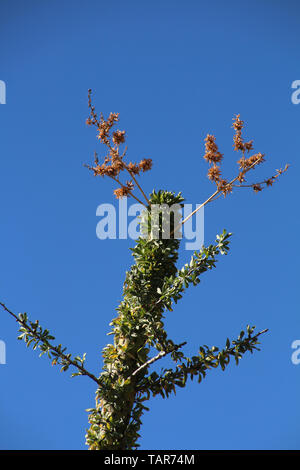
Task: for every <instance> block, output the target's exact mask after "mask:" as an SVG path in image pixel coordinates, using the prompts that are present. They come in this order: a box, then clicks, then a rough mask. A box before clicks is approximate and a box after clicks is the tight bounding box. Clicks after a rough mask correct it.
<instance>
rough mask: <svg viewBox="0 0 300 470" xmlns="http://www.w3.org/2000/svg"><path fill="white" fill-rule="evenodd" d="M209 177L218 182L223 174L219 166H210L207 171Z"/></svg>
mask: <svg viewBox="0 0 300 470" xmlns="http://www.w3.org/2000/svg"><path fill="white" fill-rule="evenodd" d="M207 176H208V179H210V180H211V181H214V182H218V181H219V180H220V176H221V170H220V168H219V167H218V166H212V167H211V168H209V170H208V173H207Z"/></svg>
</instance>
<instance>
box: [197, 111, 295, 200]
mask: <svg viewBox="0 0 300 470" xmlns="http://www.w3.org/2000/svg"><path fill="white" fill-rule="evenodd" d="M233 121H234V122H233V126H232V127H233V128H234V130H235V134H234V137H233V142H234V145H233V147H234V150H235V151H239V152H241V153H242V157H241V158H240V159H239V160H238V161H237V163H238V165H239V170H240V171H239V173H238V175H237V176H236V177H235V178H233V179H232V180H231V181H227V180H226V179H223V178H222V177H221V168H220V163H221V161H222V160H223V154H221V153H220V152H219V149H218V146H217V144H216V139H215V136H213V135H210V134H208V135H207V137H206V139H205V155H204V158H205V160H206V161H207V162H208V163H209V164H210V165H212V166H211V167H210V168H209V170H208V173H207V176H208V178H209V180H210V181H213V182H214V183H215V184H216V186H217V191H216V195H217V194H219V193H223V194H224V196H226V195H227V194H229V193H231V192H232V190H233V187H234V186H238V187H248V188H252V189H253V190H254V192H256V193H258V192H260V191H262V189H263V187H265V186H266V187H267V186H272V185H273V183H274V181H275V180H276V178H277V177H278V176H280V175H281V174H282V173H284V172H285V171H286V170H287V168H288V165H286V166H285V168H284V169H281V170H277V173H276V175H274V176H271V177H270V178H268V179H266V180H264V181H262V182H259V183H252V184H248V185H246V184H243V183H245V181H246V179H245V174H246V173H247V172H248V171H249V170H251V169H253V168H255V167H256V166H257V165H259V164H260V163H262V162H264V161H265V159H264V157H265V155H264V154H262V153H256V154H254V155H251V156H250V157H245V153H246V152H247V153H249V152H250V150H253V140H250V141H248V142H244V139H243V137H242V130H243V128H244V121H242V120H241V118H240V114H238V115H236V116H235V118H234V120H233ZM236 182H238V183H239V184H235V183H236Z"/></svg>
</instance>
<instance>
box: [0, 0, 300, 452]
mask: <svg viewBox="0 0 300 470" xmlns="http://www.w3.org/2000/svg"><path fill="white" fill-rule="evenodd" d="M299 16H300V15H299V3H298V2H297V1H296V0H295V1H291V0H287V1H270V0H269V1H267V0H264V1H254V0H251V1H250V0H248V1H244V2H240V1H232V0H230V1H228V2H223V1H221V0H218V1H209V2H208V1H192V0H188V1H184V2H183V1H181V2H179V1H165V0H164V1H156V0H155V1H154V0H152V1H151V2H150V1H144V2H138V1H126V2H123V1H115V2H103V1H101V0H100V1H96V0H87V1H85V2H79V1H72V2H71V1H64V0H63V1H62V0H59V1H58V0H52V1H42V2H41V1H37V0H36V1H34V0H28V1H26V2H24V1H20V0H14V1H8V0H7V1H5V0H3V1H1V6H0V18H1V30H0V40H1V67H0V79H1V80H4V81H5V82H6V85H7V103H6V104H5V105H0V122H1V124H0V129H1V130H0V132H1V138H0V152H1V160H0V162H1V163H0V165H1V167H0V172H1V188H0V191H1V203H0V204H1V244H0V252H1V277H0V285H1V295H0V300H1V301H4V302H6V304H7V305H8V306H9V307H10V308H11V309H12V310H13V311H16V312H20V311H27V312H28V314H29V315H30V317H31V319H32V320H35V319H36V318H38V319H39V320H40V321H41V324H42V325H43V326H44V327H47V328H49V329H50V331H51V332H52V333H53V334H54V335H55V336H56V338H57V341H58V342H61V343H63V344H64V345H66V346H68V348H69V350H70V352H74V353H76V354H77V353H78V354H81V353H83V352H86V353H87V363H86V365H87V368H88V369H90V370H91V371H93V372H95V373H96V374H98V373H99V372H100V370H101V366H102V359H101V350H102V347H103V346H104V345H105V344H106V343H107V342H108V340H109V337H107V336H106V333H107V332H108V331H109V326H108V324H109V322H110V320H111V318H112V317H113V316H115V314H116V312H115V308H116V307H117V305H118V303H119V301H120V299H121V293H122V283H123V281H124V275H125V270H126V269H128V268H129V266H130V264H131V261H132V259H131V254H130V250H129V247H130V246H133V241H132V240H109V241H100V240H99V239H97V237H96V232H95V229H96V224H97V218H96V208H97V206H98V205H99V204H101V203H103V202H106V203H109V202H114V203H115V200H114V199H113V196H112V185H111V181H110V180H107V181H106V180H102V179H94V178H93V177H92V175H91V174H90V173H89V172H88V171H87V170H86V169H85V168H83V164H84V163H89V162H91V161H92V156H93V151H94V150H95V149H97V150H99V153H100V151H101V150H100V144H99V143H98V141H97V139H96V137H95V132H94V129H90V128H88V127H86V125H85V119H86V117H87V116H88V109H87V90H88V88H92V89H93V91H94V98H95V104H96V106H97V109H98V111H99V112H100V111H102V112H103V113H104V114H107V113H109V112H110V111H114V112H120V113H121V123H120V128H121V129H123V128H124V129H126V131H127V134H128V146H129V156H130V158H131V159H133V160H139V159H140V158H142V157H148V158H149V157H151V158H152V159H153V161H154V166H153V170H152V171H151V172H149V173H147V174H145V175H144V177H143V186H144V189H145V190H147V191H148V192H150V191H151V190H152V189H153V188H156V189H159V188H164V189H169V190H174V191H182V192H183V195H184V196H185V197H186V200H187V202H190V203H193V204H195V203H200V202H201V201H203V200H204V199H205V198H206V197H208V196H209V195H210V193H211V191H212V189H213V187H212V185H211V183H210V182H209V181H208V180H207V178H206V171H207V165H206V162H205V161H204V160H203V158H202V156H203V150H204V146H203V139H204V137H205V136H206V134H207V133H213V134H215V135H216V137H217V143H218V144H219V147H220V150H221V151H222V152H224V154H225V161H224V172H225V173H226V174H227V175H228V176H230V175H231V174H233V172H234V171H235V168H236V166H235V160H236V154H235V153H234V152H233V151H232V129H231V123H232V121H231V120H232V117H233V115H234V114H236V113H241V116H242V118H243V119H244V120H245V122H246V124H247V127H246V131H247V136H248V137H249V139H250V138H251V139H252V138H253V139H254V144H255V150H257V151H260V152H263V153H266V155H267V157H268V160H267V162H266V163H265V164H264V166H263V167H260V168H259V169H258V170H257V172H256V175H257V177H258V178H262V179H264V178H265V177H267V176H269V175H271V174H272V172H273V169H274V168H280V167H282V166H283V165H284V164H285V163H286V162H288V163H290V164H291V167H290V169H289V171H288V173H287V174H285V175H284V176H283V177H282V178H281V179H280V181H279V182H278V183H277V184H276V185H275V186H274V187H273V188H272V189H268V190H265V191H263V192H262V193H259V194H254V193H252V192H251V191H247V190H245V189H243V190H241V191H239V192H235V194H233V195H232V196H229V197H228V198H227V199H226V200H224V199H223V198H222V199H218V201H216V202H215V203H214V204H213V205H211V206H210V207H207V209H206V213H205V241H206V243H209V242H211V241H213V240H214V237H215V235H216V233H218V232H220V231H221V230H222V229H223V228H226V229H227V230H228V231H232V232H234V236H233V237H232V243H231V252H230V255H229V256H227V257H222V258H221V259H220V262H219V263H218V266H217V269H216V270H214V272H210V273H207V274H206V275H205V276H204V277H203V280H202V282H201V284H200V285H199V286H197V287H194V288H193V287H191V288H190V289H189V290H188V292H187V293H186V295H185V296H184V298H183V299H182V300H181V302H180V303H179V304H178V305H177V307H176V309H174V312H173V313H170V314H168V319H167V321H166V325H167V329H168V331H169V334H170V336H171V337H173V338H174V340H175V341H177V342H181V341H184V340H187V341H188V345H187V346H186V348H185V352H186V353H187V354H193V353H194V352H196V351H197V348H198V346H199V345H201V344H203V343H204V344H208V345H210V346H212V345H216V346H223V345H224V343H225V341H226V338H227V337H230V338H233V339H234V338H235V337H236V336H237V335H238V333H239V332H240V330H241V329H242V328H244V327H245V326H246V325H247V324H248V323H250V324H251V325H256V326H257V328H259V329H263V328H269V329H270V331H269V333H268V334H267V335H265V336H264V337H263V339H262V345H261V346H262V350H261V351H260V352H257V353H255V354H254V355H253V356H251V355H249V356H247V357H245V358H244V359H243V360H242V361H241V363H240V365H239V367H236V366H235V364H234V363H232V365H231V366H230V367H228V369H227V370H226V371H225V372H222V371H221V370H220V371H219V370H216V371H214V370H213V371H211V372H210V373H209V374H208V377H207V379H206V380H205V381H204V382H203V383H202V384H201V385H198V384H197V383H194V382H192V383H189V384H188V386H187V387H186V389H183V390H179V391H178V394H177V396H176V397H172V398H170V399H169V400H167V401H164V400H163V399H162V398H156V399H153V400H152V401H151V411H150V412H149V413H147V414H146V415H145V416H144V420H143V421H144V424H143V428H142V438H141V440H140V444H141V448H144V449H164V448H166V449H300V437H299V435H300V433H299V431H300V425H299V423H300V406H299V399H298V398H299V392H300V390H299V389H300V365H299V366H296V365H293V364H292V362H291V354H292V349H291V343H292V342H293V341H294V340H296V339H300V322H299V293H298V283H299V272H298V265H299V261H300V260H299V251H298V247H297V242H298V237H299V228H300V227H299V216H298V201H299V197H298V187H297V186H298V175H299V122H300V105H295V104H292V102H291V94H292V89H291V84H292V82H293V81H294V80H297V79H300V70H299V35H300V33H299ZM253 176H254V175H253ZM190 256H191V252H189V251H184V250H182V252H181V254H180V264H182V263H184V262H185V261H188V260H189V258H190ZM16 336H17V325H16V323H15V322H14V321H13V320H12V319H11V318H10V317H8V316H7V314H5V313H4V312H1V317H0V339H1V340H3V341H5V343H6V348H7V364H6V365H0V383H1V404H0V448H1V449H84V448H86V447H85V444H84V435H85V429H86V428H87V426H88V422H87V413H86V412H85V409H86V408H90V407H93V405H94V392H95V385H94V383H93V382H91V381H90V380H89V379H87V378H81V377H79V378H74V379H71V378H70V377H69V375H68V373H64V374H63V373H59V370H58V368H55V367H51V364H50V362H49V361H48V360H47V358H46V357H43V358H41V359H40V358H39V357H38V354H37V353H36V352H33V351H32V350H28V349H26V347H25V344H24V343H22V342H18V341H17V340H16ZM161 365H163V363H161Z"/></svg>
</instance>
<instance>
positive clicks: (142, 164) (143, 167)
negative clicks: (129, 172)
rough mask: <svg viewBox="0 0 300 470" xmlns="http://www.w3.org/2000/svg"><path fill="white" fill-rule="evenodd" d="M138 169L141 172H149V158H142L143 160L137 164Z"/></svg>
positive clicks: (150, 163) (150, 165)
mask: <svg viewBox="0 0 300 470" xmlns="http://www.w3.org/2000/svg"><path fill="white" fill-rule="evenodd" d="M139 167H140V169H141V170H142V171H143V172H145V171H148V170H151V168H152V160H151V158H144V160H141V161H140V163H139Z"/></svg>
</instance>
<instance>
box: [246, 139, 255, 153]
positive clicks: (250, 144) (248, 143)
mask: <svg viewBox="0 0 300 470" xmlns="http://www.w3.org/2000/svg"><path fill="white" fill-rule="evenodd" d="M244 147H245V150H247V152H250V150H253V140H249V142H245V143H244Z"/></svg>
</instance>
